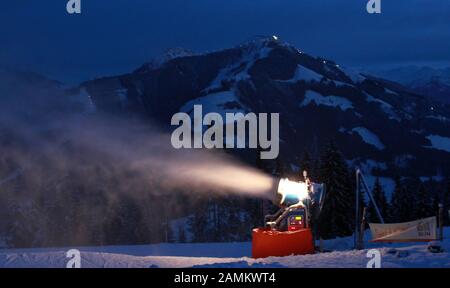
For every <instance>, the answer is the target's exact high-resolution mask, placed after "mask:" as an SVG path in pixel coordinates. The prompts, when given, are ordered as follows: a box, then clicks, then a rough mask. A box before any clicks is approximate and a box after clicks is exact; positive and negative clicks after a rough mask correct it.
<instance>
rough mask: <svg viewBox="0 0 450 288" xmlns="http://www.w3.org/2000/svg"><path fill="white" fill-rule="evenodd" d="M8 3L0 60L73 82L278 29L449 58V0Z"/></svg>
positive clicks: (302, 38) (409, 58)
mask: <svg viewBox="0 0 450 288" xmlns="http://www.w3.org/2000/svg"><path fill="white" fill-rule="evenodd" d="M3 2H4V3H2V4H1V5H0V66H6V67H9V68H15V69H20V70H31V71H35V72H38V73H43V74H45V75H48V76H50V77H52V78H55V79H58V80H62V81H65V82H68V83H76V82H79V81H83V80H87V79H90V78H94V77H96V76H104V75H112V74H117V73H125V72H129V71H131V70H133V69H135V68H137V67H138V66H140V65H141V64H142V63H144V62H145V61H148V60H150V59H151V58H153V57H155V56H158V55H159V54H161V53H162V52H163V51H164V50H166V49H168V48H172V47H184V48H188V49H190V50H193V51H195V52H206V51H210V50H216V49H220V48H229V47H232V46H235V45H237V44H239V43H240V42H243V41H246V40H249V39H251V38H252V37H253V36H255V35H271V34H276V35H278V36H279V37H280V38H281V39H282V40H285V41H287V42H290V43H291V44H294V45H295V46H297V47H298V48H300V49H301V50H304V51H305V52H307V53H309V54H312V55H315V56H323V57H326V58H329V59H332V60H335V61H336V62H338V63H341V64H344V65H348V66H358V67H368V66H369V67H374V66H383V65H399V64H411V63H418V64H422V63H431V64H435V65H440V66H442V65H447V66H450V0H382V10H383V11H382V12H383V13H382V14H381V15H370V14H368V13H367V12H366V10H365V6H366V3H367V0H108V1H106V0H82V10H83V11H82V14H81V15H69V14H67V13H66V10H65V6H66V2H67V0H14V1H3Z"/></svg>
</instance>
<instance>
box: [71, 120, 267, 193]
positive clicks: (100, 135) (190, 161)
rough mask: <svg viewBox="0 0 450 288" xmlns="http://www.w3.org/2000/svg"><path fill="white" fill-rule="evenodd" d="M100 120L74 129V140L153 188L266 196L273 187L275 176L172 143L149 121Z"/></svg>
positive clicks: (219, 154) (222, 155)
mask: <svg viewBox="0 0 450 288" xmlns="http://www.w3.org/2000/svg"><path fill="white" fill-rule="evenodd" d="M95 125H96V127H95V128H93V127H91V128H90V129H79V128H76V129H74V133H73V134H72V137H73V141H78V142H79V143H80V144H82V145H83V146H85V147H89V148H90V149H92V150H93V151H95V154H97V153H98V154H101V153H102V154H105V156H106V157H107V158H110V159H114V163H115V166H116V167H120V168H121V169H124V170H125V171H127V172H128V173H131V175H133V177H132V178H133V179H132V180H131V181H134V180H137V181H142V183H140V184H141V185H142V186H144V187H148V189H149V190H151V191H149V193H167V191H173V190H183V189H187V190H193V191H196V192H198V193H201V192H205V193H231V194H239V195H246V196H250V197H265V194H266V193H267V191H269V190H270V189H271V188H272V185H273V179H272V177H270V176H268V175H266V174H264V173H262V172H261V171H259V170H257V169H254V168H252V167H249V166H248V165H245V164H243V163H241V162H239V161H237V160H236V159H234V158H233V157H231V156H229V155H226V154H225V153H223V152H220V151H217V150H206V149H205V150H200V149H179V150H178V149H175V148H173V147H172V145H171V142H170V134H168V133H163V132H161V131H160V130H158V129H155V128H154V127H152V126H151V125H149V124H145V125H144V124H140V123H139V122H136V121H129V120H117V119H116V120H112V119H111V118H109V119H105V120H100V121H97V122H96V124H95ZM89 126H90V125H89ZM75 139H77V140H75ZM118 180H119V181H120V179H118ZM124 185H126V184H124Z"/></svg>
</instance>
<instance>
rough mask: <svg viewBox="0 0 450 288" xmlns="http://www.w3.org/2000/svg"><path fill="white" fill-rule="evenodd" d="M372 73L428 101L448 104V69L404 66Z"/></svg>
mask: <svg viewBox="0 0 450 288" xmlns="http://www.w3.org/2000/svg"><path fill="white" fill-rule="evenodd" d="M373 73H375V74H376V75H379V76H380V77H383V78H386V79H391V80H393V81H396V82H398V83H401V84H403V85H405V86H406V87H409V88H411V89H412V90H414V91H417V92H418V93H421V94H424V95H427V96H428V97H430V99H433V100H436V101H440V102H442V103H446V104H450V67H447V68H431V67H428V66H404V67H398V68H393V69H385V70H378V71H373Z"/></svg>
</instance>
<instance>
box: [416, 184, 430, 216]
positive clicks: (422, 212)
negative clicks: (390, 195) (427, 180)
mask: <svg viewBox="0 0 450 288" xmlns="http://www.w3.org/2000/svg"><path fill="white" fill-rule="evenodd" d="M432 201H433V199H432V197H431V195H430V193H429V190H428V189H427V188H426V187H425V184H424V183H421V184H420V185H419V188H418V191H417V203H416V208H415V211H414V212H415V218H416V219H421V218H426V217H430V216H433V214H434V213H433V210H434V209H433V203H432Z"/></svg>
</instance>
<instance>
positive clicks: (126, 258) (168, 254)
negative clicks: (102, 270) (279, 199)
mask: <svg viewBox="0 0 450 288" xmlns="http://www.w3.org/2000/svg"><path fill="white" fill-rule="evenodd" d="M449 237H450V228H446V230H445V240H444V241H443V243H442V247H443V248H444V250H445V252H444V253H437V254H434V253H431V252H429V251H428V250H427V245H426V243H402V244H375V243H367V241H366V249H364V250H350V249H351V247H352V245H353V237H346V238H340V239H334V240H326V241H324V248H325V249H329V250H333V252H326V253H317V254H314V255H303V256H288V257H269V258H265V259H252V258H250V254H251V243H204V244H159V245H141V246H110V247H85V248H79V249H80V251H81V258H82V260H81V265H82V267H85V268H88V267H96V268H98V267H130V268H131V267H136V268H138V267H143V268H156V267H160V268H176V267H180V268H185V267H199V268H200V267H216V268H217V267H224V268H237V267H241V268H242V267H243V268H247V267H250V268H261V267H264V268H269V267H274V268H281V267H291V268H297V267H311V268H319V267H353V268H365V267H366V265H367V262H368V260H369V258H368V257H367V251H368V250H369V249H373V248H375V249H379V251H380V253H381V267H385V268H400V267H435V268H438V267H439V268H442V267H447V268H450V239H449ZM369 238H370V235H369V232H368V231H366V235H365V239H366V240H368V239H369ZM68 250H69V248H64V249H63V248H55V249H22V250H0V267H59V268H63V267H65V266H66V263H67V260H68V259H67V258H66V251H68Z"/></svg>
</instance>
